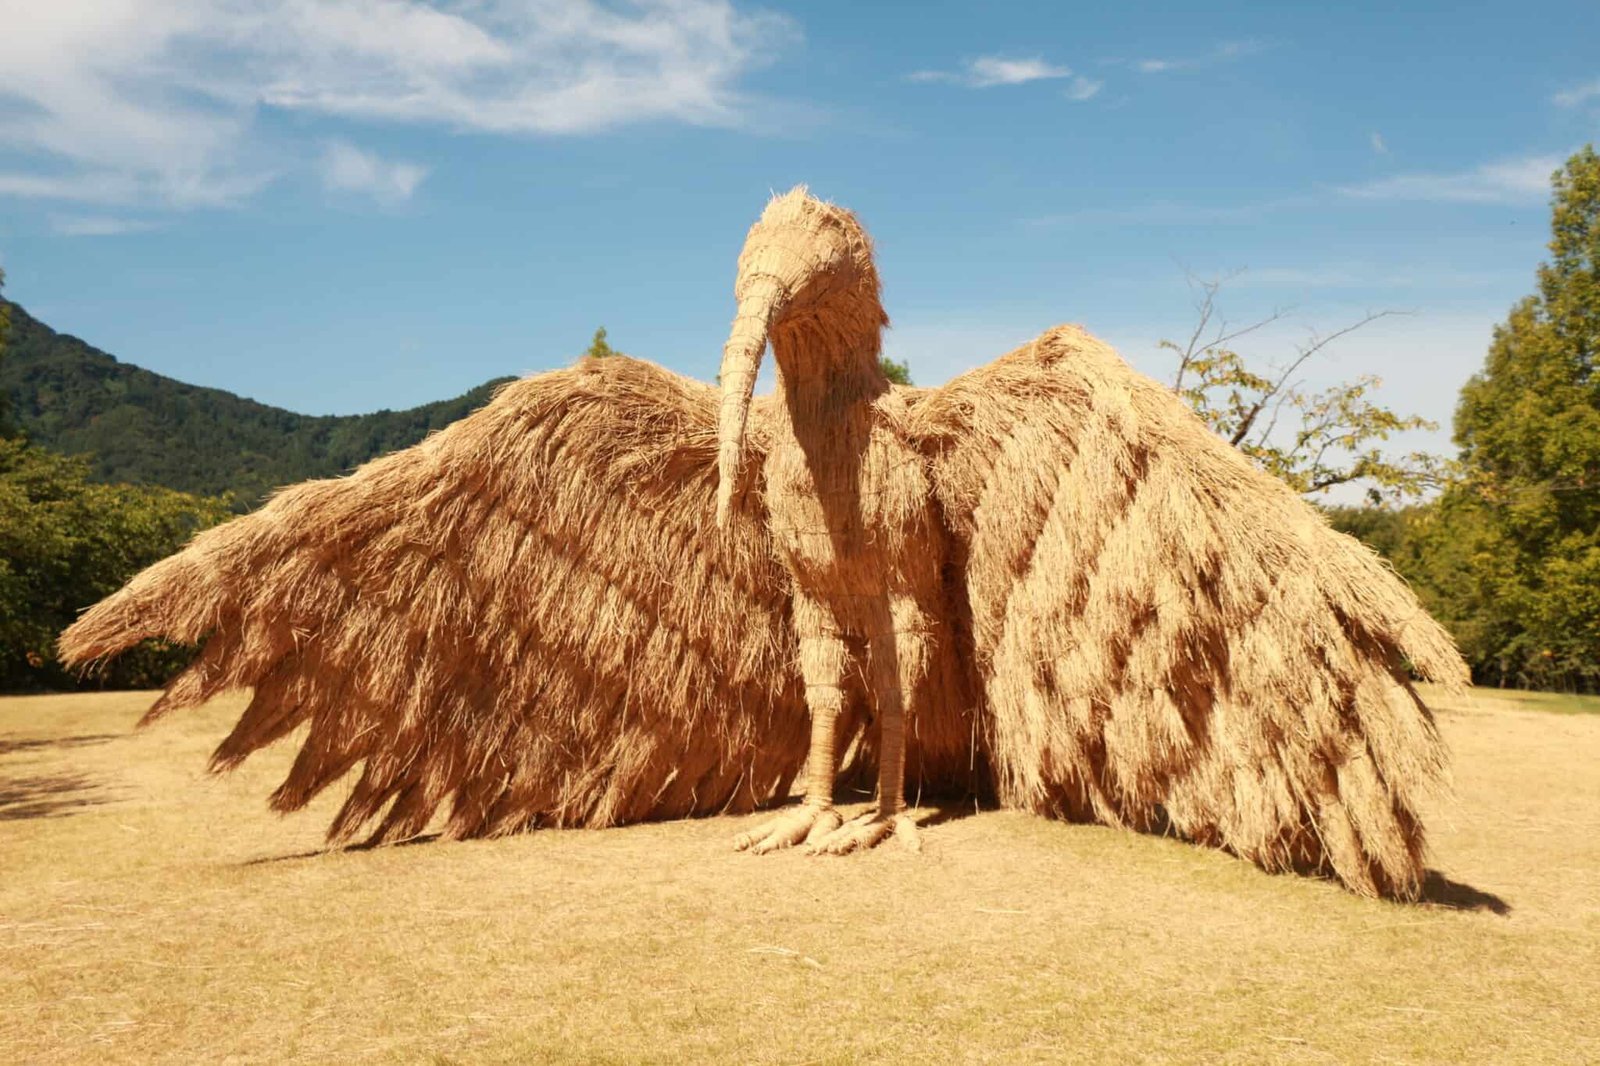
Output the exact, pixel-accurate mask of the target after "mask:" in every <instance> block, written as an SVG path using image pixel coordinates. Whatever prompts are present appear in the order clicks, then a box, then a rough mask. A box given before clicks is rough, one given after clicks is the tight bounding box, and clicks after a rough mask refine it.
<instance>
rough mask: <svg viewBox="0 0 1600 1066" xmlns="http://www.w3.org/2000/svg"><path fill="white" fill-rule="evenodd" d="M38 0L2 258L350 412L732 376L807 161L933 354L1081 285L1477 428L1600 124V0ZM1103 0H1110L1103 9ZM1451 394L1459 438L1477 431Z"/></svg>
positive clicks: (0, 65) (1055, 303) (1101, 328)
mask: <svg viewBox="0 0 1600 1066" xmlns="http://www.w3.org/2000/svg"><path fill="white" fill-rule="evenodd" d="M1205 7H1206V10H1200V8H1199V5H1190V4H1142V5H1141V4H1123V5H1095V6H1094V8H1091V6H1090V5H1066V4H1057V3H1039V4H981V5H979V4H971V5H957V4H940V3H916V4H909V3H908V4H889V3H880V4H859V3H856V4H846V3H821V2H819V3H809V4H794V5H783V4H765V5H756V4H749V3H743V2H739V3H733V4H728V3H722V2H717V0H671V2H659V3H637V4H635V3H613V4H600V3H586V2H569V3H556V2H512V0H476V2H470V3H469V2H461V3H440V4H435V5H425V4H421V3H409V2H400V0H337V2H334V0H329V2H323V3H315V2H311V0H185V2H181V3H180V2H158V0H98V2H86V0H52V2H51V3H49V4H39V3H36V2H35V0H0V26H4V27H5V30H4V32H3V33H0V265H3V267H4V269H5V271H6V273H7V277H8V283H7V294H8V295H9V296H11V297H12V298H13V299H16V300H18V301H19V302H21V303H22V304H24V305H25V306H27V307H28V308H30V309H31V310H32V311H33V312H35V313H36V314H38V315H40V316H41V317H43V318H44V319H45V320H46V321H48V322H49V323H51V324H52V325H53V326H55V327H56V328H57V329H61V330H64V331H68V332H71V333H75V334H77V335H79V336H82V337H84V338H85V339H87V340H89V341H90V342H92V343H94V344H96V345H98V346H100V347H102V348H105V349H106V350H108V351H110V352H112V353H114V354H115V355H117V356H119V357H121V358H123V359H127V360H129V361H132V362H135V363H138V364H140V365H143V366H146V367H149V368H151V369H153V370H157V371H159V372H161V373H165V374H169V375H172V376H174V377H177V378H181V379H183V380H186V381H191V382H196V383H201V384H206V385H214V386H218V387H221V388H226V389H230V390H232V391H234V392H238V393H241V394H244V395H247V396H252V397H254V398H256V399H259V400H263V401H265V402H269V403H274V404H279V405H282V406H285V407H290V408H293V409H296V410H300V411H307V412H319V413H320V412H353V411H363V410H371V409H375V408H379V407H404V406H409V405H412V404H416V403H421V402H425V401H427V400H432V399H438V398H442V397H445V396H449V395H454V394H456V393H459V392H461V391H463V390H464V389H466V388H469V387H470V386H472V385H474V384H476V383H478V382H481V381H483V380H484V379H487V378H489V377H493V376H496V375H502V374H508V373H526V372H530V371H536V370H540V369H544V368H549V367H553V366H557V365H561V364H563V363H565V362H567V361H569V360H570V359H571V357H572V356H573V355H574V353H576V352H578V351H580V350H581V349H582V348H583V347H584V346H585V345H586V344H587V342H588V339H589V335H590V334H591V333H592V332H593V330H594V328H595V326H597V325H599V324H604V325H606V326H607V327H608V328H609V331H610V336H611V340H612V342H613V344H615V345H616V346H617V347H619V348H621V349H623V350H625V351H628V352H630V353H632V354H635V355H638V356H641V357H643V358H648V359H652V360H654V361H656V362H660V363H663V364H665V365H667V366H669V367H673V368H675V369H677V370H680V371H682V372H684V373H688V374H692V375H695V376H699V377H702V378H707V379H709V378H710V377H711V376H712V375H713V374H714V372H715V367H716V361H717V358H718V355H719V353H720V348H721V343H722V340H723V336H724V331H725V328H726V325H727V323H728V320H729V318H730V317H731V314H732V298H731V295H730V288H731V282H732V275H733V265H734V259H735V256H736V254H737V251H738V248H739V244H740V242H741V240H742V239H743V235H744V231H745V229H746V227H747V226H748V225H749V223H750V222H751V221H752V220H753V219H754V218H755V216H756V215H757V214H758V213H759V211H760V209H761V207H762V205H763V203H764V202H765V200H766V198H767V196H768V194H769V192H771V191H773V190H779V191H781V190H783V189H786V188H788V187H789V186H791V185H793V184H795V183H797V182H806V183H808V184H809V185H810V186H811V187H812V189H813V191H814V192H816V193H817V194H818V195H821V196H824V197H826V198H828V199H832V200H836V201H838V202H840V203H842V204H845V205H846V206H849V207H851V208H853V209H854V210H855V211H856V212H857V213H858V214H859V215H860V216H861V218H862V219H863V221H864V222H865V223H866V225H867V226H868V228H869V229H870V230H871V231H872V233H873V235H874V237H875V238H876V240H877V242H878V246H879V253H880V266H881V270H882V273H883V276H884V281H885V296H886V302H887V304H888V308H889V313H890V315H891V317H892V318H893V320H894V323H895V329H894V330H893V332H891V334H890V335H889V340H888V350H889V351H890V353H891V354H893V355H896V356H898V357H902V358H905V359H907V360H908V361H909V362H910V364H911V367H912V372H913V374H914V376H915V377H916V378H917V379H918V381H919V383H921V384H934V383H937V382H939V381H942V380H944V379H945V378H947V377H949V376H950V375H951V374H953V373H955V372H958V371H959V370H962V369H965V368H967V367H970V366H975V365H978V364H980V363H983V362H987V361H988V360H989V359H992V358H993V357H995V356H996V355H999V354H1000V353H1002V352H1003V351H1005V350H1006V349H1007V348H1008V347H1010V346H1012V345H1014V344H1017V343H1020V342H1022V341H1025V340H1027V339H1028V338H1030V337H1032V336H1033V335H1035V334H1037V333H1038V332H1040V331H1041V330H1043V329H1045V328H1047V327H1049V326H1051V325H1053V324H1055V323H1058V322H1062V321H1077V322H1081V323H1083V324H1085V325H1086V326H1088V327H1089V328H1090V329H1091V330H1093V331H1094V332H1096V333H1099V334H1101V335H1103V336H1105V337H1107V338H1108V339H1110V340H1111V341H1113V342H1114V343H1116V344H1117V345H1118V346H1119V348H1121V350H1122V351H1123V354H1124V355H1126V356H1127V357H1128V358H1129V359H1130V360H1131V361H1132V362H1134V363H1135V365H1137V366H1139V367H1141V368H1142V369H1145V370H1146V371H1148V372H1151V373H1155V374H1158V375H1159V374H1163V373H1164V372H1165V371H1166V370H1167V363H1166V361H1165V360H1164V359H1163V358H1162V356H1161V353H1159V352H1158V351H1157V350H1156V347H1155V345H1156V342H1157V341H1158V340H1159V339H1160V338H1162V337H1175V336H1177V335H1179V334H1182V333H1184V332H1185V331H1186V329H1187V328H1188V327H1189V326H1190V324H1191V323H1192V320H1193V311H1192V306H1191V293H1190V291H1189V288H1188V284H1187V282H1186V275H1187V274H1193V275H1195V276H1198V277H1217V276H1224V275H1233V276H1232V277H1231V280H1229V281H1228V283H1227V284H1226V285H1225V287H1224V288H1223V290H1222V293H1221V296H1220V302H1221V307H1222V311H1223V313H1224V314H1225V316H1226V317H1227V318H1228V319H1229V320H1230V321H1235V322H1244V321H1248V320H1250V319H1252V318H1254V317H1259V316H1261V315H1264V314H1267V313H1269V312H1272V311H1274V310H1281V311H1285V312H1287V313H1286V314H1285V316H1284V318H1282V319H1281V320H1280V321H1279V322H1277V323H1275V324H1274V325H1273V326H1272V327H1270V328H1269V329H1265V330H1262V331H1260V332H1259V333H1257V334H1254V335H1252V337H1251V338H1249V343H1248V344H1246V345H1243V347H1244V349H1245V350H1246V351H1247V352H1248V353H1249V354H1251V355H1253V356H1254V357H1256V358H1258V359H1259V360H1261V361H1263V362H1273V361H1281V360H1283V359H1285V358H1288V357H1289V356H1291V355H1292V354H1293V346H1294V345H1295V344H1296V343H1304V342H1305V341H1306V340H1307V338H1309V337H1310V336H1312V335H1313V334H1314V333H1316V332H1317V331H1322V332H1327V331H1330V330H1332V329H1335V328H1337V327H1339V326H1342V325H1345V324H1347V323H1348V322H1349V321H1351V320H1353V319H1355V318H1358V317H1359V316H1360V315H1361V314H1362V313H1363V312H1365V311H1368V310H1382V309H1393V310H1403V311H1407V312H1410V314H1407V315H1405V316H1402V317H1394V318H1388V319H1384V320H1382V321H1379V322H1377V323H1374V324H1373V325H1371V326H1368V327H1367V328H1365V329H1363V330H1362V331H1360V332H1359V333H1357V334H1355V335H1354V336H1352V337H1350V338H1348V339H1347V340H1346V341H1343V342H1341V343H1340V344H1339V345H1337V346H1335V347H1334V348H1333V349H1332V350H1331V352H1330V354H1329V356H1328V358H1326V359H1320V360H1319V361H1317V362H1316V363H1315V364H1314V365H1313V366H1311V367H1309V368H1308V370H1309V375H1310V377H1309V382H1308V383H1309V384H1312V385H1316V384H1319V383H1324V382H1327V381H1333V380H1337V379H1341V378H1349V377H1353V376H1355V375H1357V374H1361V373H1377V374H1381V375H1382V376H1383V377H1384V379H1385V381H1386V387H1385V390H1384V391H1383V393H1382V394H1381V396H1382V397H1383V398H1384V399H1386V400H1387V401H1388V402H1389V403H1390V404H1392V405H1393V406H1395V407H1397V408H1399V409H1401V410H1403V411H1407V412H1419V413H1422V414H1425V415H1429V416H1431V417H1434V418H1438V419H1441V420H1443V421H1445V422H1446V423H1448V419H1449V415H1450V412H1451V410H1452V408H1453V405H1454V399H1455V392H1456V390H1457V388H1458V387H1459V385H1460V383H1461V382H1462V381H1463V380H1464V379H1465V378H1466V377H1467V375H1468V374H1470V373H1471V372H1472V371H1473V370H1475V369H1476V368H1477V367H1478V366H1479V365H1480V364H1481V362H1482V358H1483V354H1484V346H1485V344H1486V342H1487V340H1488V337H1489V331H1490V330H1491V328H1492V326H1493V324H1494V323H1495V322H1496V321H1498V320H1500V319H1501V318H1503V316H1504V314H1505V312H1506V310H1507V309H1508V307H1509V306H1510V304H1511V303H1512V302H1513V301H1514V300H1515V299H1517V298H1518V297H1519V296H1521V295H1522V294H1524V293H1526V292H1527V291H1529V289H1530V288H1531V285H1532V278H1533V270H1534V267H1535V265H1536V263H1537V262H1538V261H1539V260H1540V258H1541V257H1542V256H1543V254H1544V242H1545V240H1546V239H1547V233H1546V224H1547V207H1546V205H1547V194H1548V185H1547V182H1548V176H1549V173H1550V171H1551V170H1553V169H1554V168H1555V167H1556V166H1557V165H1558V164H1559V163H1560V161H1561V160H1562V159H1563V158H1564V157H1565V156H1566V155H1567V154H1569V153H1570V152H1571V151H1573V150H1574V149H1576V148H1578V147H1579V146H1581V145H1582V144H1583V143H1585V142H1586V141H1589V140H1591V139H1594V138H1595V137H1596V134H1597V132H1600V5H1596V4H1594V3H1593V2H1592V0H1590V2H1582V3H1579V2H1574V3H1565V4H1563V3H1520V4H1515V5H1513V4H1507V3H1498V4H1462V3H1449V4H1409V5H1404V10H1401V11H1395V10H1392V9H1391V5H1388V4H1363V3H1351V4H1342V5H1320V4H1319V5H1298V4H1296V5H1288V4H1257V5H1245V4H1230V5H1223V4H1213V5H1205ZM1095 8H1098V10H1096V9H1095ZM1447 431H1448V426H1446V428H1445V430H1443V431H1441V433H1440V434H1438V435H1437V436H1435V437H1433V438H1425V442H1428V443H1432V444H1434V445H1436V446H1444V447H1447V445H1445V443H1444V441H1445V438H1446V434H1447Z"/></svg>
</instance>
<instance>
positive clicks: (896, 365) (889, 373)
mask: <svg viewBox="0 0 1600 1066" xmlns="http://www.w3.org/2000/svg"><path fill="white" fill-rule="evenodd" d="M878 365H879V366H881V367H883V376H884V377H886V378H888V379H889V381H890V382H891V383H892V384H895V385H909V384H911V367H910V366H909V365H908V364H907V363H906V361H905V360H903V359H902V360H900V361H899V362H895V361H894V360H893V359H890V358H889V357H888V356H887V355H882V356H879V357H878Z"/></svg>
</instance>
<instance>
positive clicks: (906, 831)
mask: <svg viewBox="0 0 1600 1066" xmlns="http://www.w3.org/2000/svg"><path fill="white" fill-rule="evenodd" d="M890 837H894V838H895V839H896V840H898V841H899V842H900V846H901V847H903V848H905V849H906V850H907V851H921V850H922V840H921V838H920V837H919V836H918V835H917V823H916V822H914V821H912V819H911V816H910V815H909V814H905V813H901V814H891V815H883V814H878V813H876V812H873V813H869V814H863V815H862V816H861V817H859V818H853V819H851V820H850V821H849V822H846V823H845V824H844V825H843V826H841V827H839V828H838V829H835V830H834V831H833V832H831V833H829V834H828V835H827V836H825V837H823V838H822V839H820V840H817V841H815V842H813V841H810V840H808V841H807V842H806V844H807V847H806V851H807V852H808V853H809V854H812V855H848V854H849V853H850V852H852V851H865V850H867V849H868V848H875V847H877V846H878V845H879V844H881V843H883V842H884V841H885V840H888V839H889V838H890Z"/></svg>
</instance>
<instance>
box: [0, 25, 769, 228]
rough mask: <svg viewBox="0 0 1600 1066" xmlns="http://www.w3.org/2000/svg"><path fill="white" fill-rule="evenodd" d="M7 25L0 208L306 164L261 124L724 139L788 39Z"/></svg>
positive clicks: (304, 155)
mask: <svg viewBox="0 0 1600 1066" xmlns="http://www.w3.org/2000/svg"><path fill="white" fill-rule="evenodd" d="M4 22H5V32H4V33H0V101H3V104H0V149H7V150H9V151H10V152H11V154H13V155H14V156H17V157H20V158H21V160H22V165H20V166H18V165H16V164H13V165H12V167H11V168H10V170H9V171H8V172H5V173H0V195H10V196H26V197H34V198H40V199H54V200H79V201H87V202H94V203H133V204H147V205H159V206H165V207H193V206H205V205H215V204H226V203H233V202H237V201H239V200H241V199H244V198H247V197H249V196H250V195H252V194H253V193H254V192H255V191H257V190H258V189H259V188H260V187H261V186H262V185H264V184H266V183H267V182H269V181H271V180H272V179H273V177H274V175H275V173H276V170H277V166H278V164H275V163H270V162H269V160H281V159H284V158H290V159H294V158H300V159H301V160H302V162H301V163H300V164H298V165H300V166H312V165H315V163H316V162H317V159H318V157H317V154H316V152H315V151H314V150H312V147H311V146H309V145H307V146H303V148H297V147H296V146H293V145H291V146H288V149H287V150H285V146H283V145H281V144H272V145H268V144H265V143H264V142H263V141H262V135H261V134H260V132H259V128H258V127H257V126H256V125H255V124H254V123H253V119H254V117H255V115H256V113H257V112H258V110H259V109H261V108H274V109H279V110H285V111H298V112H306V113H310V114H316V115H320V116H328V117H334V118H339V119H344V120H349V121H354V122H372V121H381V122H385V123H389V124H394V123H418V124H430V125H435V126H441V127H446V128H451V129H469V130H478V131H486V132H491V133H504V134H570V133H587V132H592V131H596V130H604V129H609V128H612V127H616V126H620V125H623V124H627V123H633V122H641V121H672V122H684V123H692V124H702V125H712V124H735V123H738V122H739V121H741V120H742V118H743V117H744V115H745V113H746V111H747V109H748V105H749V103H750V101H749V100H748V98H747V97H745V96H743V95H742V94H741V93H740V92H739V91H738V82H739V80H740V78H741V76H742V75H743V74H744V73H745V72H747V71H748V70H749V69H751V68H752V67H753V66H755V65H757V64H758V63H760V62H761V61H762V60H763V59H764V58H766V57H767V56H768V55H770V54H771V52H772V51H773V50H774V49H775V48H777V47H779V46H781V45H782V44H783V43H785V42H786V41H788V40H790V39H791V38H793V36H794V35H795V33H796V31H795V29H794V27H793V25H792V23H791V22H790V21H789V20H788V19H786V18H784V17H782V16H779V15H774V14H768V13H762V12H744V11H739V10H736V9H735V8H734V7H733V6H732V4H731V3H730V2H729V0H638V2H636V3H631V4H628V5H625V6H621V7H615V6H612V5H606V4H602V3H599V2H598V0H568V2H564V3H536V4H528V3H522V2H517V0H478V2H475V3H471V4H451V5H448V6H447V7H442V8H438V7H433V6H429V5H426V4H423V3H420V2H418V0H319V2H317V3H308V2H305V0H185V2H184V3H171V2H169V0H118V2H116V3H106V2H105V0H52V2H51V3H50V4H49V5H30V7H29V10H28V12H27V14H26V16H25V17H10V18H6V19H4ZM391 187H395V186H393V183H392V182H391ZM413 187H414V186H413Z"/></svg>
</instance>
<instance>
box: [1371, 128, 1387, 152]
mask: <svg viewBox="0 0 1600 1066" xmlns="http://www.w3.org/2000/svg"><path fill="white" fill-rule="evenodd" d="M1371 140H1372V150H1373V151H1374V152H1377V153H1378V154H1379V155H1388V154H1389V144H1388V142H1387V141H1385V140H1384V139H1383V134H1381V133H1379V132H1378V131H1377V130H1373V131H1372V138H1371Z"/></svg>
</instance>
